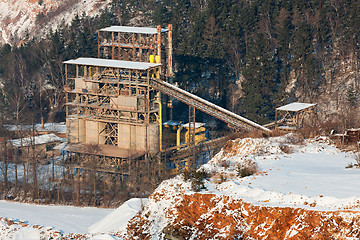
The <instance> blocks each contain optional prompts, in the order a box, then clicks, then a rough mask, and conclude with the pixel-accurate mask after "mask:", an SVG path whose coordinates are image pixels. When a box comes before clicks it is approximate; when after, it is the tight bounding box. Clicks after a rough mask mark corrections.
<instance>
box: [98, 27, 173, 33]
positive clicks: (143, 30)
mask: <svg viewBox="0 0 360 240" xmlns="http://www.w3.org/2000/svg"><path fill="white" fill-rule="evenodd" d="M100 31H101V32H123V33H141V34H157V29H156V28H151V27H129V26H111V27H107V28H103V29H100ZM167 31H168V29H166V28H162V29H161V32H162V33H163V32H167Z"/></svg>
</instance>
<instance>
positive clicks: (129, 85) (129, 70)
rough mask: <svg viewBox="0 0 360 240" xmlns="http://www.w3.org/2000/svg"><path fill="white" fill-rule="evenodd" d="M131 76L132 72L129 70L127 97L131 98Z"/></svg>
mask: <svg viewBox="0 0 360 240" xmlns="http://www.w3.org/2000/svg"><path fill="white" fill-rule="evenodd" d="M131 75H132V71H131V70H129V96H131V77H132V76H131Z"/></svg>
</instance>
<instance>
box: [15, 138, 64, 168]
mask: <svg viewBox="0 0 360 240" xmlns="http://www.w3.org/2000/svg"><path fill="white" fill-rule="evenodd" d="M60 142H62V139H61V138H60V137H58V136H57V135H55V134H53V133H51V134H45V135H40V136H34V137H26V138H19V139H12V140H9V143H10V144H11V146H12V148H13V149H14V150H15V151H14V153H15V158H16V160H17V161H19V160H21V159H28V158H29V157H31V156H34V155H35V156H36V157H37V158H38V159H39V160H43V159H45V158H46V157H49V156H56V155H60V151H55V150H54V147H55V146H56V145H57V144H59V143H60Z"/></svg>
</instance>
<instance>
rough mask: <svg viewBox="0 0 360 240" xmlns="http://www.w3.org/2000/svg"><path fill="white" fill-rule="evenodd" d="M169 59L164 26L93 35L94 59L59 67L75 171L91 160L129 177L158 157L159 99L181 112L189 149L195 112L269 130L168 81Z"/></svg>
mask: <svg viewBox="0 0 360 240" xmlns="http://www.w3.org/2000/svg"><path fill="white" fill-rule="evenodd" d="M172 54H173V53H172V25H171V24H169V25H168V28H166V29H163V28H161V27H160V26H157V27H156V28H144V27H126V26H111V27H107V28H103V29H100V30H99V31H98V58H84V57H83V58H78V59H72V60H68V61H65V62H64V64H65V75H66V84H65V86H64V91H65V92H66V124H67V138H68V142H69V144H68V146H67V147H66V149H65V150H66V151H67V152H68V153H69V158H68V159H69V162H70V163H71V164H72V165H73V166H74V167H75V168H88V167H89V166H90V165H91V163H92V162H94V161H95V162H97V164H98V168H97V169H98V171H105V172H113V173H118V174H122V175H129V174H130V169H131V165H132V164H133V163H139V162H141V161H140V160H146V159H148V158H149V157H150V156H154V155H156V154H158V153H159V152H160V153H161V152H164V151H165V149H163V146H162V142H163V141H162V134H163V133H162V121H163V109H164V108H163V107H162V106H163V105H166V104H168V103H169V101H165V102H164V101H162V96H161V94H160V93H163V94H165V95H167V96H170V97H172V98H175V99H178V100H179V101H182V102H184V103H185V104H187V105H188V106H189V126H188V132H189V134H188V139H187V141H186V142H187V144H186V146H188V147H191V146H192V145H195V144H196V141H195V137H196V130H195V111H196V109H198V110H200V111H203V112H205V113H207V114H209V115H212V116H214V117H216V118H218V119H220V120H222V121H224V122H226V123H228V124H229V125H230V126H232V127H234V128H236V129H241V130H244V131H252V130H257V131H261V132H265V133H268V132H270V130H269V129H267V128H266V127H263V126H261V125H259V124H257V123H255V122H252V121H250V120H248V119H246V118H244V117H241V116H239V115H237V114H235V113H233V112H230V111H228V110H226V109H224V108H221V107H219V106H217V105H215V104H212V103H210V102H208V101H206V100H204V99H202V98H199V97H197V96H195V95H194V94H191V93H189V92H187V91H184V90H182V89H180V88H178V87H176V86H174V85H172V84H170V83H168V81H167V80H168V79H169V78H171V77H173V71H172ZM163 97H164V96H163ZM170 101H171V100H170ZM170 105H171V104H170ZM160 155H161V154H160ZM137 160H139V161H137Z"/></svg>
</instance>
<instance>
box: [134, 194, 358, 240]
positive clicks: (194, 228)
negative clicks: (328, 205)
mask: <svg viewBox="0 0 360 240" xmlns="http://www.w3.org/2000/svg"><path fill="white" fill-rule="evenodd" d="M157 197H158V196H156V195H155V196H153V199H156V198H157ZM161 198H162V197H160V198H159V200H160V199H161ZM160 201H161V200H160ZM153 210H155V209H153ZM154 214H157V213H152V211H151V209H145V210H144V212H143V213H142V214H139V215H138V216H136V217H135V218H134V219H133V221H132V222H131V224H130V225H129V227H128V236H129V239H152V237H154V236H156V237H158V238H160V239H174V240H175V239H176V240H182V239H203V240H205V239H349V238H352V239H358V238H359V237H360V231H359V227H360V213H359V212H357V211H355V212H354V211H330V212H329V211H312V210H306V209H301V208H291V207H284V208H280V207H261V206H254V205H252V204H249V203H246V202H244V201H242V200H236V199H233V198H232V197H229V196H224V195H214V194H200V193H194V194H191V195H188V194H183V195H182V196H181V197H180V198H179V199H178V201H176V203H174V204H173V208H172V209H170V208H169V209H168V211H165V212H164V216H165V217H166V218H167V220H166V221H165V222H167V224H164V225H163V228H162V229H161V231H159V232H157V233H155V232H152V231H153V227H154V226H155V225H156V222H155V221H154V219H152V217H153V215H154Z"/></svg>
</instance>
